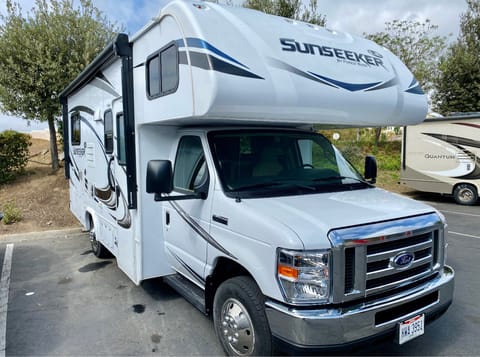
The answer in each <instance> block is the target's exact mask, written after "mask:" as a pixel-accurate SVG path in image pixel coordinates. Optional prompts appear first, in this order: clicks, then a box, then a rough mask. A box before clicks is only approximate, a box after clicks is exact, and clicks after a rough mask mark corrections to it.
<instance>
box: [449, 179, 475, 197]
mask: <svg viewBox="0 0 480 357" xmlns="http://www.w3.org/2000/svg"><path fill="white" fill-rule="evenodd" d="M460 185H469V186H472V187H473V188H474V189H475V191H477V194H478V193H479V191H478V187H477V185H475V184H473V183H469V182H458V183H456V184H455V185H453V188H452V195H453V194H454V193H455V189H456V188H457V187H458V186H460Z"/></svg>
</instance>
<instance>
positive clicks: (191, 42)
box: [175, 37, 250, 69]
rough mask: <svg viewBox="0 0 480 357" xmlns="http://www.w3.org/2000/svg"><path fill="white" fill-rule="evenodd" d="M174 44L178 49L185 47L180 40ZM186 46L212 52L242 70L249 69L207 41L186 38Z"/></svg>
mask: <svg viewBox="0 0 480 357" xmlns="http://www.w3.org/2000/svg"><path fill="white" fill-rule="evenodd" d="M175 42H176V44H177V46H178V47H185V42H184V41H183V40H182V39H179V40H176V41H175ZM187 46H188V47H195V48H203V49H206V50H209V51H211V52H213V53H214V54H216V55H217V56H220V57H222V58H224V59H226V60H229V61H231V62H234V63H236V64H238V65H240V66H242V67H243V68H246V69H250V68H248V67H247V66H245V65H244V64H243V63H241V62H239V61H237V60H236V59H235V58H233V57H231V56H229V55H227V54H226V53H224V52H222V51H220V50H219V49H218V48H216V47H215V46H213V45H211V44H210V43H208V42H207V41H205V40H202V39H200V38H195V37H187Z"/></svg>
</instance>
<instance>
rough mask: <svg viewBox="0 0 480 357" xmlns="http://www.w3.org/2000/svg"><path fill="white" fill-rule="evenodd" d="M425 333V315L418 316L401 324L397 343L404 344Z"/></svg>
mask: <svg viewBox="0 0 480 357" xmlns="http://www.w3.org/2000/svg"><path fill="white" fill-rule="evenodd" d="M424 332H425V315H418V316H415V317H413V318H411V319H410V320H407V321H404V322H401V323H400V324H399V329H398V333H399V335H398V343H399V344H401V345H402V344H404V343H405V342H408V341H410V340H413V339H414V338H415V337H418V336H421V335H423V333H424Z"/></svg>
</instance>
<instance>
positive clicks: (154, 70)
mask: <svg viewBox="0 0 480 357" xmlns="http://www.w3.org/2000/svg"><path fill="white" fill-rule="evenodd" d="M147 72H148V95H149V96H150V97H157V96H158V95H160V56H159V55H156V56H155V57H152V58H151V59H150V60H149V61H148V62H147Z"/></svg>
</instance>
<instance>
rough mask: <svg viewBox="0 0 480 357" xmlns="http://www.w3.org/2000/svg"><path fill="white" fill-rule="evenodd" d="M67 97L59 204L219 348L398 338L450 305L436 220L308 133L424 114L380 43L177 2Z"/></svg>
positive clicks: (87, 73)
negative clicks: (167, 289) (179, 301)
mask: <svg viewBox="0 0 480 357" xmlns="http://www.w3.org/2000/svg"><path fill="white" fill-rule="evenodd" d="M61 101H62V104H63V120H64V128H65V133H64V134H65V154H66V164H65V169H66V176H67V178H68V179H69V184H70V206H71V210H72V212H73V213H74V214H75V216H76V217H77V218H78V220H79V221H80V222H81V223H82V225H83V226H84V227H85V229H87V230H88V231H89V232H90V234H89V236H90V240H91V244H92V248H93V251H94V253H95V254H96V255H97V256H99V257H103V256H105V255H107V254H112V255H113V256H115V258H116V261H117V264H118V267H119V268H120V269H121V270H122V271H123V272H125V274H126V275H128V277H129V278H130V279H131V280H132V281H133V282H134V283H136V284H140V283H141V282H142V281H143V280H145V279H150V278H155V277H163V279H164V281H165V282H167V283H168V284H170V285H171V286H173V287H174V288H175V289H176V290H177V291H179V293H180V294H181V295H183V296H184V297H185V298H186V299H188V300H189V301H190V302H192V303H193V304H194V305H195V306H196V307H197V308H199V309H200V310H201V311H202V312H203V313H205V314H206V315H208V316H210V317H211V318H212V320H213V324H214V328H215V331H216V334H217V336H218V339H219V341H220V343H221V345H222V347H223V348H224V350H225V352H226V353H227V354H228V355H268V354H271V353H272V351H274V347H275V348H281V349H283V348H285V349H287V347H288V348H295V349H301V350H303V349H321V348H327V349H328V348H334V347H342V346H349V345H351V344H354V343H357V342H362V341H367V340H370V339H374V338H377V337H379V336H383V335H390V336H395V337H394V338H395V339H396V340H397V341H398V342H399V343H405V342H407V341H409V340H411V339H413V338H415V337H417V336H419V335H421V334H423V333H424V327H425V326H426V323H427V322H428V321H431V320H432V319H434V318H436V317H438V316H440V315H441V314H442V313H443V312H445V311H446V310H447V308H448V306H449V305H450V303H451V302H452V296H453V286H454V271H453V270H452V268H450V267H449V266H447V265H446V264H445V258H446V254H445V249H446V245H447V243H446V231H445V227H446V223H445V220H444V217H443V216H442V215H441V214H440V213H439V212H437V211H436V210H435V209H434V208H432V207H430V206H427V205H425V204H423V203H420V202H416V201H413V200H411V199H408V198H404V197H401V196H399V195H395V194H392V193H389V192H386V191H384V190H381V189H379V188H376V187H375V186H374V182H375V177H376V163H375V161H374V158H373V157H367V158H366V165H365V166H366V170H365V173H364V175H363V176H362V174H360V173H359V172H357V171H356V169H354V168H353V167H352V165H350V163H349V162H348V161H347V160H346V159H345V158H344V157H343V156H342V154H341V153H340V152H339V151H338V150H337V149H336V148H335V147H334V146H333V145H332V144H331V143H330V142H329V141H328V140H327V139H326V138H325V137H324V136H322V135H320V134H318V133H317V132H315V131H314V130H313V129H312V128H313V125H318V124H321V125H329V126H336V125H338V126H355V127H359V126H386V125H396V126H404V125H412V124H417V123H419V122H421V121H423V119H424V118H425V115H426V112H427V101H426V98H425V95H424V94H423V92H422V91H421V89H420V87H419V85H418V82H417V81H416V80H415V78H414V77H413V75H412V74H411V72H410V71H409V70H408V69H407V68H406V67H405V66H404V64H402V63H401V62H400V60H399V59H398V58H396V57H395V56H394V55H393V54H392V53H390V52H389V51H387V50H386V49H384V48H382V47H380V46H378V45H376V44H375V43H373V42H371V41H368V40H365V39H362V38H358V37H355V36H352V35H349V34H347V33H344V32H339V31H331V30H328V29H325V28H322V27H318V26H315V25H311V24H307V23H303V22H299V21H294V20H290V19H285V18H281V17H276V16H271V15H266V14H263V13H261V12H257V11H253V10H249V9H245V8H241V7H228V6H220V5H217V4H213V3H207V2H190V1H173V2H171V3H169V4H168V5H167V6H165V7H164V8H163V9H162V10H161V11H160V12H159V14H158V16H156V17H155V18H154V19H153V20H152V21H151V22H150V23H148V24H147V25H146V26H145V27H144V28H143V29H142V30H140V31H139V33H137V34H136V35H134V36H132V37H130V38H129V37H128V36H127V35H125V34H119V35H118V36H117V37H116V38H115V39H114V41H113V42H112V43H111V44H110V45H109V46H108V47H107V48H106V49H105V50H104V51H103V52H101V53H100V54H99V55H98V57H97V58H96V59H94V60H93V62H92V63H91V64H90V65H88V66H87V67H86V68H85V70H84V71H83V72H82V73H81V74H80V75H79V77H77V78H76V79H75V80H74V81H73V82H72V83H71V84H70V85H69V86H68V87H67V88H66V89H65V90H64V91H63V92H62V93H61ZM278 346H280V347H278ZM275 350H276V349H275Z"/></svg>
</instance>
